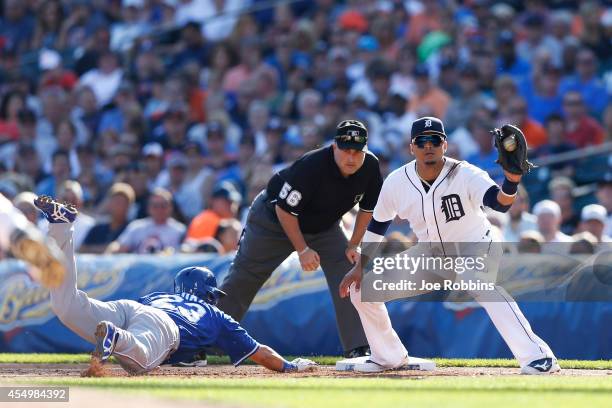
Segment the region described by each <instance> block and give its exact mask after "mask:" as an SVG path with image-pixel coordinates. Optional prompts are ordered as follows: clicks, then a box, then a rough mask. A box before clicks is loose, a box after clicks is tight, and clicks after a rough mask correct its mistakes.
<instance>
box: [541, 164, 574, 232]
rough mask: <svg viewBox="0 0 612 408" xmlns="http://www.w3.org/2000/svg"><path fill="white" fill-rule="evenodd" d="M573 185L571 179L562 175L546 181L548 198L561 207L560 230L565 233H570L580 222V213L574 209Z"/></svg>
mask: <svg viewBox="0 0 612 408" xmlns="http://www.w3.org/2000/svg"><path fill="white" fill-rule="evenodd" d="M575 187H576V184H575V183H574V182H573V181H572V179H570V178H568V177H563V176H559V177H555V178H554V179H552V180H551V181H550V183H548V192H549V194H550V198H551V199H552V200H553V201H554V202H556V203H557V204H558V205H559V208H560V209H561V227H560V229H561V232H563V233H565V234H567V235H572V234H573V233H574V232H575V231H576V228H577V227H578V223H579V222H580V215H579V214H577V213H576V211H575V210H574V188H575Z"/></svg>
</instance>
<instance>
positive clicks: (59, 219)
mask: <svg viewBox="0 0 612 408" xmlns="http://www.w3.org/2000/svg"><path fill="white" fill-rule="evenodd" d="M34 205H35V206H36V208H38V209H39V210H40V211H42V213H43V214H44V215H45V218H46V219H47V221H49V222H50V223H52V224H58V223H70V222H74V220H75V219H76V217H77V215H78V213H79V212H78V210H77V209H76V208H75V207H74V206H73V205H72V204H69V203H59V202H57V201H55V200H54V199H53V198H52V197H49V196H45V195H42V196H38V197H37V198H36V199H35V200H34Z"/></svg>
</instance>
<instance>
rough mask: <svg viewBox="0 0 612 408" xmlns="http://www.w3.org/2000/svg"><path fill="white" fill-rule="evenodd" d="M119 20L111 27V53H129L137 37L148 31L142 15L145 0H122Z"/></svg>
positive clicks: (148, 28) (147, 25)
mask: <svg viewBox="0 0 612 408" xmlns="http://www.w3.org/2000/svg"><path fill="white" fill-rule="evenodd" d="M121 3H122V7H121V19H120V20H119V21H118V22H116V23H115V24H113V25H112V26H111V32H110V46H111V49H112V50H113V51H129V50H130V49H131V48H132V45H133V44H134V41H136V40H137V39H138V38H139V37H141V36H143V35H144V34H147V33H148V31H149V30H150V27H149V24H148V22H147V21H146V20H145V18H146V16H145V15H144V7H145V0H122V1H121Z"/></svg>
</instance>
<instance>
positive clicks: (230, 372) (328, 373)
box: [0, 364, 612, 382]
mask: <svg viewBox="0 0 612 408" xmlns="http://www.w3.org/2000/svg"><path fill="white" fill-rule="evenodd" d="M87 368H88V365H87V364H0V382H3V381H2V379H9V378H16V377H24V378H26V377H33V378H36V377H54V378H56V377H79V376H81V373H82V372H84V371H85V370H86V369H87ZM104 369H105V374H106V376H110V377H126V376H128V374H127V373H126V372H125V371H123V369H122V368H121V367H119V366H118V365H115V364H110V365H106V366H105V368H104ZM279 375H282V376H292V377H330V378H346V377H352V378H355V377H368V376H373V377H389V378H398V377H399V378H401V377H431V376H443V377H444V376H451V377H457V376H465V377H473V376H508V375H520V371H519V369H518V368H497V367H439V368H436V369H435V370H434V371H414V370H398V371H391V372H385V373H378V374H361V373H359V374H357V373H354V372H350V371H348V372H341V371H336V370H335V369H334V367H333V366H319V367H318V369H317V370H316V371H314V372H309V373H291V374H279V373H275V372H273V371H270V370H267V369H265V368H263V367H257V366H251V365H245V366H241V367H234V366H231V365H211V366H207V367H197V368H179V367H169V366H162V367H159V368H157V369H155V370H153V371H152V372H150V373H148V374H147V376H151V377H158V376H162V377H185V378H190V377H209V378H252V377H258V378H262V377H263V378H265V377H278V376H279ZM554 375H559V376H573V377H590V376H610V375H612V370H578V369H564V370H561V372H560V373H556V374H554Z"/></svg>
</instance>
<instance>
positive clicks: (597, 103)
mask: <svg viewBox="0 0 612 408" xmlns="http://www.w3.org/2000/svg"><path fill="white" fill-rule="evenodd" d="M608 47H610V44H609V41H608ZM559 92H560V93H561V95H563V96H565V95H566V94H567V93H568V92H578V93H579V94H580V96H582V100H583V101H585V103H586V104H587V106H586V109H587V111H588V112H589V113H590V114H591V115H593V116H594V117H596V118H601V115H602V113H603V111H604V109H605V108H606V106H607V105H608V103H610V95H609V93H608V91H607V90H606V86H605V84H604V83H603V81H602V80H601V79H600V78H598V77H597V57H596V56H595V54H594V53H593V51H591V50H590V49H588V48H584V49H581V50H580V51H579V52H578V55H577V56H576V74H573V75H569V76H568V77H566V78H564V79H563V81H562V82H561V84H560V85H559Z"/></svg>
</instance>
